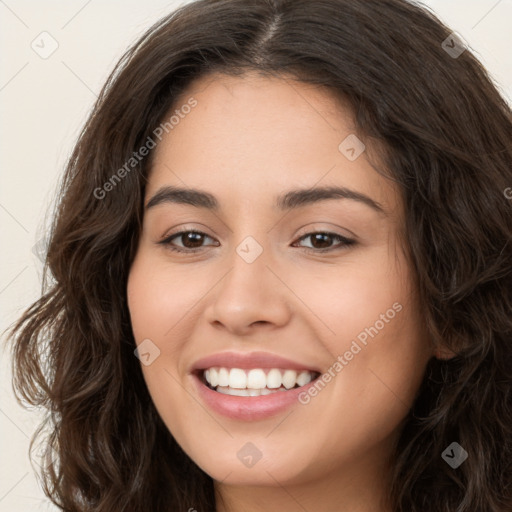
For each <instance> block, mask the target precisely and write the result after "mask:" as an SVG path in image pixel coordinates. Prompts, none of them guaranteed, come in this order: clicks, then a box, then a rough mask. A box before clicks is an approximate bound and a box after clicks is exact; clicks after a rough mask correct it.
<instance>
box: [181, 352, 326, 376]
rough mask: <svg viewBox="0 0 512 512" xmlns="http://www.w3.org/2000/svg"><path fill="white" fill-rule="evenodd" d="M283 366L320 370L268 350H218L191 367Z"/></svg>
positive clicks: (203, 368) (202, 368)
mask: <svg viewBox="0 0 512 512" xmlns="http://www.w3.org/2000/svg"><path fill="white" fill-rule="evenodd" d="M213 367H223V368H241V369H251V368H283V369H290V370H308V371H311V372H318V373H320V370H319V369H317V368H314V367H312V366H310V365H309V364H305V363H300V362H298V361H293V360H292V359H287V358H285V357H282V356H278V355H276V354H270V353H268V352H218V353H217V354H212V355H210V356H206V357H202V358H201V359H198V360H197V361H196V362H195V363H194V364H193V365H192V368H191V372H194V371H199V370H206V369H207V368H213Z"/></svg>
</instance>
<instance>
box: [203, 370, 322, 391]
mask: <svg viewBox="0 0 512 512" xmlns="http://www.w3.org/2000/svg"><path fill="white" fill-rule="evenodd" d="M195 373H196V376H197V377H198V379H199V380H200V381H201V382H202V383H203V384H204V385H205V386H206V387H208V388H209V389H211V390H212V391H215V392H217V393H220V394H223V395H231V396H243V397H259V396H264V395H271V394H274V393H286V392H289V391H291V390H296V389H298V388H301V387H304V386H307V385H308V384H310V383H311V382H313V381H315V380H316V379H317V378H318V377H319V376H320V373H319V372H316V371H312V370H293V369H286V368H250V369H249V368H228V367H219V366H213V367H210V368H204V369H199V370H196V372H195Z"/></svg>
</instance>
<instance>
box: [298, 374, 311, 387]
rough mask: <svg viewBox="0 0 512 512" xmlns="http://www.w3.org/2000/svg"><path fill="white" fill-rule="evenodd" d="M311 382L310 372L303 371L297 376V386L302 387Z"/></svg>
mask: <svg viewBox="0 0 512 512" xmlns="http://www.w3.org/2000/svg"><path fill="white" fill-rule="evenodd" d="M310 382H311V372H308V371H303V372H300V373H299V375H297V384H298V385H299V386H304V385H305V384H308V383H310Z"/></svg>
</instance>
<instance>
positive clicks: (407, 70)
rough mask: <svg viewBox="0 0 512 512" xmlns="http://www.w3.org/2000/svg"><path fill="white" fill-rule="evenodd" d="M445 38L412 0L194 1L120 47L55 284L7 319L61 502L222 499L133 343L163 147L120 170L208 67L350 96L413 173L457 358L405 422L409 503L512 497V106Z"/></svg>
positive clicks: (450, 511) (442, 320)
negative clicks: (133, 272) (154, 165)
mask: <svg viewBox="0 0 512 512" xmlns="http://www.w3.org/2000/svg"><path fill="white" fill-rule="evenodd" d="M450 34H451V30H450V29H449V28H447V27H446V26H445V25H443V24H442V23H441V22H440V21H439V20H438V19H437V18H436V17H435V16H434V15H433V14H432V13H431V12H429V11H427V10H425V9H423V8H421V7H419V6H417V5H415V4H412V3H409V2H406V1H405V0H315V1H314V2H312V1H311V0H199V1H196V2H192V3H190V4H188V5H185V6H184V7H181V8H180V9H178V10H177V11H175V12H174V13H172V14H170V15H169V16H167V17H166V18H164V19H163V20H161V21H160V22H158V23H157V24H156V25H154V26H153V27H151V28H150V29H149V30H148V31H147V32H146V34H145V35H144V36H143V37H142V38H141V39H140V40H139V42H137V43H136V44H135V45H134V46H133V47H132V48H131V49H129V50H128V51H127V53H126V54H125V55H124V56H123V57H122V58H121V60H120V62H119V63H118V65H117V66H116V68H115V70H114V72H113V73H112V74H111V76H110V77H109V79H108V81H107V83H106V84H105V86H104V88H103V89H102V91H101V94H100V95H99V98H98V101H97V103H96V105H95V106H94V109H93V112H92V113H91V115H90V117H89V119H88V121H87V123H86V125H85V127H84V129H83V131H82V133H81V135H80V137H79V140H78V142H77V144H76V147H75V149H74V152H73V154H72V157H71V158H70V161H69V164H68V166H67V169H66V173H65V176H64V180H63V184H62V190H61V196H60V197H61V200H60V204H59V206H58V211H57V212H56V216H55V220H54V224H53V228H52V232H51V234H50V243H49V250H48V255H47V260H46V267H45V268H46V271H47V275H48V276H49V277H51V280H48V281H47V282H46V285H45V287H44V290H43V294H42V297H41V298H40V299H39V300H38V301H37V302H35V303H34V304H33V305H32V306H31V307H30V308H29V309H28V310H27V311H26V312H25V313H24V314H23V316H22V317H21V319H20V320H19V321H18V322H17V324H16V325H15V326H14V327H13V329H12V331H11V339H12V346H13V356H14V357H13V369H14V387H15V391H16V393H17V396H18V397H19V399H20V400H23V401H27V402H28V403H30V404H35V405H38V406H44V407H45V408H46V409H47V411H48V414H47V420H46V422H45V424H44V425H43V426H42V429H41V436H39V437H38V439H40V440H41V439H42V441H43V444H44V446H45V447H46V449H47V451H46V455H47V456H46V459H45V462H44V464H43V466H44V472H43V478H44V485H45V491H46V493H47V494H48V495H49V496H50V497H51V498H52V500H53V501H54V502H55V503H56V504H58V505H59V506H60V507H62V509H63V510H66V511H95V512H113V511H124V512H136V511H140V512H142V511H148V510H152V511H164V510H169V511H171V510H172V511H175V510H188V509H189V508H195V509H197V510H200V511H214V510H215V493H214V487H213V481H212V479H211V478H210V477H209V476H208V475H207V474H205V473H204V472H203V471H202V470H201V469H199V468H198V467H197V465H196V464H195V463H194V462H193V461H192V460H190V458H189V457H188V456H187V455H186V454H185V453H184V452H183V451H182V450H181V448H180V447H179V446H178V445H177V443H176V442H175V441H174V439H173V437H172V435H171V434H170V433H169V431H168V430H167V429H166V427H165V425H164V424H163V422H162V420H161V419H160V417H159V415H158V414H157V412H156V409H155V407H154V405H153V403H152V401H151V397H150V395H149V393H148V391H147V388H146V386H145V383H144V380H143V378H142V372H141V368H140V363H139V361H138V360H137V359H136V358H135V357H134V354H133V350H134V348H135V342H134V339H133V334H132V330H131V325H130V318H129V314H128V307H127V298H126V283H127V276H128V272H129V269H130V265H131V262H132V261H133V258H134V254H135V250H136V247H137V242H138V237H139V234H140V229H141V221H142V208H141V207H142V201H143V197H144V187H145V182H146V178H147V174H148V170H149V168H150V164H151V159H150V158H143V159H141V160H140V161H139V160H137V162H135V163H133V162H132V164H133V165H132V166H131V167H129V168H126V167H125V171H126V172H124V173H120V172H119V169H121V168H123V166H125V165H126V162H127V161H129V160H130V158H132V157H133V155H134V153H136V152H137V151H138V150H139V148H140V147H142V146H143V145H144V144H145V143H146V141H147V138H148V137H150V136H151V135H152V134H153V133H154V130H155V128H156V127H158V125H159V124H160V122H161V121H162V120H163V116H164V114H166V113H168V112H169V109H170V108H171V107H172V106H173V105H175V102H176V98H177V97H178V95H180V93H182V92H183V91H184V90H185V89H186V87H187V85H189V84H190V83H191V81H192V80H193V79H195V78H198V77H200V76H204V75H206V74H207V73H209V72H212V71H221V72H224V73H230V74H236V75H241V74H243V73H244V72H245V71H247V70H257V71H259V72H261V73H266V74H274V75H287V76H293V77H295V78H296V79H298V80H301V81H304V82H308V83H314V84H318V85H321V86H325V87H326V88H328V89H329V90H331V91H333V93H335V94H338V95H339V97H340V98H344V99H345V100H346V101H348V102H349V104H350V105H351V106H352V108H353V111H354V115H355V120H356V123H357V127H358V132H359V133H360V134H361V137H364V139H365V142H366V143H367V144H368V145H369V147H370V146H371V145H372V144H375V145H377V144H378V146H379V147H380V148H381V150H380V153H381V154H380V156H381V157H382V160H383V161H384V162H385V169H386V171H387V174H388V175H389V177H390V178H391V179H393V180H394V181H395V182H396V184H397V186H398V187H399V189H400V192H401V196H402V198H403V202H404V205H405V212H406V217H405V220H404V226H405V227H404V232H403V240H404V244H405V245H406V248H407V251H408V255H409V257H410V264H411V266H412V268H413V270H414V273H415V276H416V278H417V282H418V289H419V293H420V297H421V304H422V308H423V309H422V311H423V312H424V317H425V322H426V325H427V327H428V330H429V334H430V336H431V339H432V343H433V344H434V345H435V346H438V347H441V346H444V347H448V348H449V349H451V350H452V351H453V352H455V354H456V357H453V358H452V359H449V360H440V359H436V358H433V359H432V360H431V361H430V362H429V364H428V367H427V372H426V376H425V379H424V381H423V384H422V386H421V389H420V390H419V392H418V397H417V400H416V402H415V403H414V405H413V407H412V409H411V411H410V414H409V416H408V417H407V420H406V422H405V425H404V427H403V430H402V433H401V437H400V441H399V444H398V446H397V450H396V456H395V458H394V463H393V475H392V478H393V485H392V488H391V489H390V496H391V498H392V502H393V504H394V508H395V510H396V511H398V512H498V511H500V512H502V511H505V510H511V509H512V504H511V495H510V494H511V493H510V490H511V488H512V467H511V461H512V436H511V428H512V427H511V426H512V393H511V368H512V243H511V233H512V215H511V212H512V201H511V200H510V196H511V195H512V193H509V194H507V192H506V191H507V190H508V191H511V192H512V190H511V189H510V187H512V116H511V110H510V106H509V105H508V104H507V103H506V102H505V100H504V99H503V98H502V97H501V96H500V94H499V92H498V91H497V89H496V87H495V86H494V84H493V82H492V80H491V79H490V78H489V76H488V74H487V73H486V71H485V70H484V68H483V67H482V65H481V64H480V63H479V62H478V61H477V59H476V58H475V57H474V56H473V54H472V52H471V51H470V49H468V48H466V49H465V48H464V47H461V42H460V41H457V40H453V39H450V38H449V37H451V36H450ZM445 41H448V47H447V45H446V43H443V42H445ZM450 48H452V49H453V48H455V49H456V50H459V51H460V55H456V54H454V53H453V51H452V52H450ZM113 175H117V177H118V178H120V179H113ZM121 175H122V176H121ZM121 178H122V179H121ZM106 183H110V186H105V184H106ZM107 189H108V190H107ZM106 190H107V191H108V193H106V192H105V191H106ZM102 191H103V192H105V193H103V192H102ZM452 442H457V443H459V444H460V445H461V446H462V447H463V448H464V449H465V450H466V451H467V452H468V458H467V460H466V461H465V462H464V463H463V464H462V465H460V466H459V467H458V468H457V469H453V468H452V467H450V466H449V465H448V464H447V463H446V462H445V460H443V458H442V456H441V454H442V453H443V451H444V450H445V449H446V448H447V447H448V446H449V445H450V444H451V443H452ZM507 507H510V508H507Z"/></svg>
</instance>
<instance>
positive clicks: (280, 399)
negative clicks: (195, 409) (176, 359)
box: [192, 374, 316, 421]
mask: <svg viewBox="0 0 512 512" xmlns="http://www.w3.org/2000/svg"><path fill="white" fill-rule="evenodd" d="M192 377H193V380H194V382H195V386H197V390H198V393H199V395H200V396H201V398H202V399H203V400H204V402H205V403H206V405H207V406H208V407H209V408H210V409H212V410H213V411H215V412H217V413H219V414H222V415H223V416H227V417H228V418H232V419H235V420H244V421H256V420H264V419H266V418H271V417H272V416H276V415H277V414H279V413H281V412H283V411H285V410H286V409H288V408H289V407H291V406H292V405H294V404H298V403H299V400H298V396H299V394H301V393H303V392H304V391H307V389H308V388H309V387H310V386H312V385H313V384H314V383H315V382H316V379H315V380H313V381H311V382H310V383H309V384H306V385H304V386H301V387H299V388H293V389H290V390H288V391H277V392H276V393H271V394H270V395H260V396H232V395H225V394H224V393H218V392H217V391H214V390H213V389H211V388H209V387H208V386H207V385H206V384H204V383H203V381H202V380H201V378H200V377H199V376H198V375H195V374H193V375H192Z"/></svg>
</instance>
